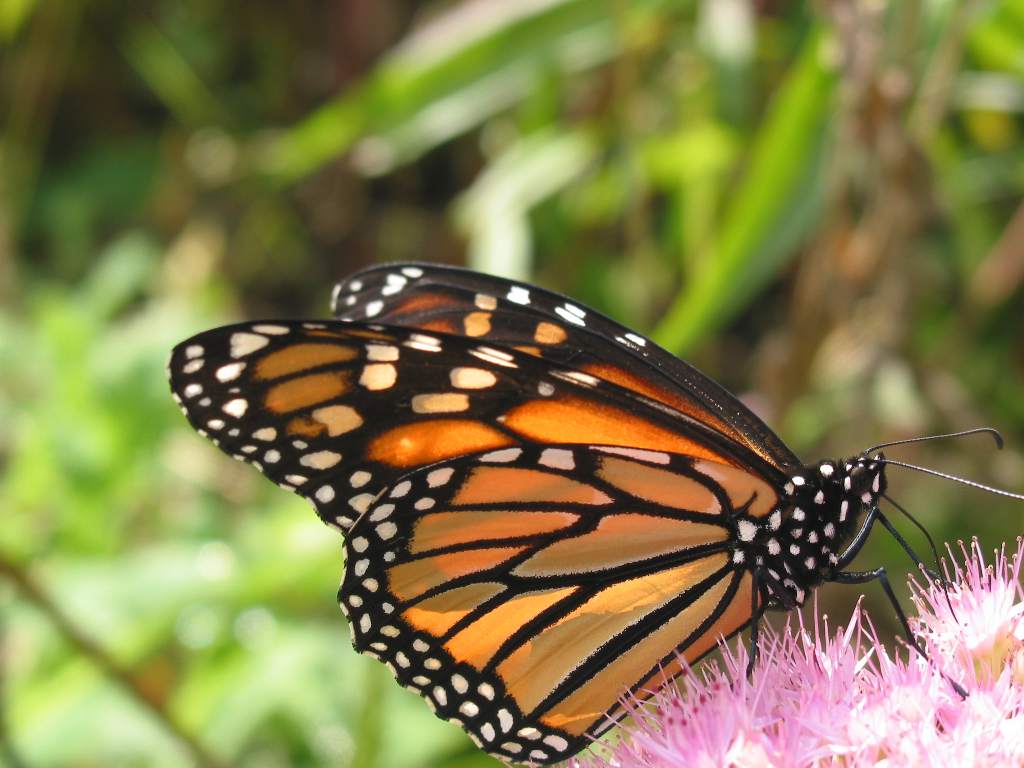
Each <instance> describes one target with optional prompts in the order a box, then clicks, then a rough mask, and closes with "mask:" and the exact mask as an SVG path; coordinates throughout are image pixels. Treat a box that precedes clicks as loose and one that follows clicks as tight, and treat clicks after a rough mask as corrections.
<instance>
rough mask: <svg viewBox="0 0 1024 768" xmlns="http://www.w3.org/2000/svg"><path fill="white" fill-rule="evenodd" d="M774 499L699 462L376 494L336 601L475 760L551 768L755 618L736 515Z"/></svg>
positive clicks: (355, 633)
mask: <svg viewBox="0 0 1024 768" xmlns="http://www.w3.org/2000/svg"><path fill="white" fill-rule="evenodd" d="M776 502H777V496H776V492H775V491H774V490H773V489H772V487H771V486H769V485H768V484H766V483H765V482H764V481H763V480H761V479H760V478H759V477H757V476H756V475H754V474H751V473H749V472H748V471H746V470H744V469H741V468H738V467H735V466H732V465H729V464H723V463H719V462H717V461H714V460H710V459H700V458H695V457H693V456H692V455H685V454H682V455H681V454H677V453H671V452H666V451H654V450H640V449H635V448H623V447H621V446H601V445H580V444H561V445H550V446H540V445H536V444H525V445H517V446H512V447H503V448H500V449H497V450H493V451H488V452H485V453H479V454H474V455H472V456H462V457H459V458H455V459H452V460H449V461H442V462H440V463H437V464H435V465H433V466H430V467H424V468H421V469H418V470H416V471H415V472H412V473H409V474H408V475H406V476H405V477H403V478H402V479H401V480H399V481H398V482H397V483H395V484H394V485H392V486H390V487H389V488H388V489H387V490H386V491H385V492H384V493H383V494H382V495H381V496H380V497H379V498H378V499H377V500H376V501H375V502H374V503H373V504H372V505H371V506H370V508H369V510H368V512H367V514H365V515H364V516H363V517H361V518H360V519H359V521H358V522H357V523H356V524H355V526H354V527H353V528H352V530H351V532H350V535H349V536H348V538H347V540H346V555H347V557H346V567H345V577H344V581H343V583H342V586H341V589H340V592H339V601H340V603H341V606H342V609H343V610H344V612H345V614H346V615H347V617H348V619H349V623H350V628H351V631H352V638H353V644H354V646H355V647H356V649H357V650H359V651H360V652H362V653H366V654H369V655H371V656H374V657H375V658H377V659H379V660H381V661H383V662H384V663H386V664H387V665H388V667H389V668H390V669H391V671H392V672H393V673H394V675H395V677H396V678H397V679H398V681H399V682H400V683H401V684H402V685H404V686H406V687H408V688H410V689H412V690H413V691H415V692H417V693H418V694H420V695H421V696H423V697H424V698H425V699H426V700H427V702H428V704H429V705H430V706H431V708H432V709H433V710H434V711H435V713H436V714H437V715H438V716H439V717H441V718H443V719H450V720H454V721H456V722H457V723H459V724H460V725H461V726H462V727H463V728H464V729H465V730H466V731H467V732H468V733H469V734H470V735H471V737H472V738H473V739H474V741H475V742H476V743H478V744H479V745H480V746H481V747H483V748H484V749H486V750H487V751H488V752H491V753H492V754H494V755H495V756H497V757H499V758H501V759H504V760H507V761H514V762H534V763H540V764H547V763H553V762H557V761H559V760H563V759H565V758H567V757H569V756H570V755H572V754H574V753H576V752H578V751H579V750H581V749H583V748H585V747H586V746H587V745H588V744H589V743H590V740H591V739H592V738H593V737H594V736H596V735H598V734H600V733H601V732H603V731H604V730H605V729H607V728H608V727H610V726H611V725H612V724H613V723H614V721H615V719H616V718H617V717H619V716H620V715H621V714H622V710H621V706H620V703H619V702H620V699H621V698H622V697H623V696H624V695H625V694H626V693H627V692H628V691H631V692H633V693H635V694H637V695H639V696H641V697H642V696H645V695H648V694H649V692H650V691H651V690H653V689H656V688H658V687H660V685H662V684H663V683H664V682H665V681H666V680H668V679H670V678H671V677H673V676H675V675H676V674H678V673H679V671H680V670H679V665H678V663H677V659H678V655H677V654H679V655H682V656H683V657H684V658H685V659H686V660H687V661H688V662H691V663H692V662H694V661H696V660H697V659H698V658H700V657H701V656H703V655H704V654H705V653H707V652H708V651H709V650H711V649H712V648H713V647H715V644H716V642H717V641H718V639H719V638H721V637H723V636H725V637H728V636H730V635H732V634H733V633H735V632H737V631H739V630H740V629H742V628H743V627H744V626H746V624H747V623H748V622H749V620H750V617H751V597H752V596H751V589H752V585H751V575H750V572H749V571H747V570H746V569H745V568H743V567H741V566H740V565H738V564H737V562H736V554H735V552H734V550H733V544H734V543H735V542H736V541H737V538H736V536H737V531H736V530H735V526H736V520H735V515H736V514H737V513H739V512H742V513H745V514H747V515H753V516H763V515H766V514H769V512H770V510H771V509H772V508H773V507H774V505H775V504H776Z"/></svg>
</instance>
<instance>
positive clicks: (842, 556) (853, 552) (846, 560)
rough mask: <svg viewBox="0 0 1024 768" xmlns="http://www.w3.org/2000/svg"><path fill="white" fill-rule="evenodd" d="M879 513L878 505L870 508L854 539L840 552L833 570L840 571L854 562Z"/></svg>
mask: <svg viewBox="0 0 1024 768" xmlns="http://www.w3.org/2000/svg"><path fill="white" fill-rule="evenodd" d="M878 514H879V510H878V507H872V508H871V509H870V510H868V514H867V517H865V518H864V522H863V523H861V526H860V529H859V530H858V531H857V534H856V535H855V536H854V537H853V541H851V542H850V544H849V545H848V546H847V547H846V549H845V550H843V551H842V552H840V553H839V556H838V559H837V562H836V564H835V565H834V566H832V570H833V571H836V572H838V571H840V570H842V569H843V568H845V567H846V566H848V565H849V564H850V563H851V562H853V558H855V557H856V556H857V553H859V552H860V551H861V549H862V548H863V547H864V545H865V544H866V543H867V540H868V534H869V533H871V526H872V525H874V523H875V518H876V517H877V516H878Z"/></svg>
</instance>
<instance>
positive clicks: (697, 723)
mask: <svg viewBox="0 0 1024 768" xmlns="http://www.w3.org/2000/svg"><path fill="white" fill-rule="evenodd" d="M960 549H961V552H962V554H963V558H962V559H963V565H962V566H961V565H959V564H954V565H952V566H947V568H950V570H951V572H950V571H947V576H948V580H949V581H950V582H951V584H950V586H949V588H948V592H947V591H946V590H945V589H943V587H942V586H941V585H940V584H938V583H934V582H931V581H927V582H926V583H924V584H920V583H916V582H915V583H913V584H912V587H913V601H914V604H915V606H916V608H917V616H916V617H914V618H913V619H912V624H913V625H914V629H915V632H916V633H917V635H918V637H919V638H920V639H921V641H922V643H923V644H924V646H925V648H926V649H927V651H928V655H929V658H930V660H931V662H930V663H929V662H927V661H925V660H924V659H922V658H921V657H920V656H919V655H918V654H916V653H913V652H911V651H910V650H909V649H907V648H903V649H902V650H901V651H899V652H898V653H895V654H894V653H891V652H890V651H889V650H887V649H886V648H885V647H884V646H883V645H882V644H881V643H880V642H879V641H878V637H877V635H876V634H875V631H874V629H873V627H872V625H871V622H870V619H869V618H868V616H867V615H866V613H865V612H864V611H863V610H861V609H860V607H859V606H858V608H857V609H856V610H855V611H854V613H853V616H852V617H851V619H850V621H849V623H848V624H847V626H846V627H845V628H840V629H839V630H837V631H835V632H830V630H829V628H828V622H827V619H822V618H818V617H817V615H815V617H814V618H813V619H812V621H813V624H812V625H810V626H808V625H807V624H806V623H805V620H804V619H803V618H802V617H799V618H797V619H795V620H794V622H792V623H790V624H787V626H786V627H785V629H784V630H783V631H782V632H781V633H779V632H773V631H771V630H770V629H767V630H766V631H765V632H763V633H762V642H761V658H760V661H759V664H758V667H757V669H756V671H755V672H754V675H753V678H752V679H751V680H748V679H747V677H746V674H745V669H746V663H747V653H746V650H745V647H744V644H743V641H742V640H741V641H738V642H737V643H735V644H734V645H725V646H723V657H724V658H723V662H722V663H721V664H718V663H709V664H705V665H703V666H702V667H701V668H699V669H698V670H695V671H694V670H691V671H689V672H687V673H686V674H685V675H684V676H683V678H682V679H681V682H680V685H679V687H678V688H677V687H676V686H673V685H670V686H666V687H665V688H663V689H662V690H661V691H660V692H659V693H657V694H655V695H654V696H653V697H652V698H650V699H648V700H647V701H646V702H644V703H641V702H638V701H632V702H631V703H630V709H631V711H632V713H633V720H632V722H630V723H628V724H626V725H624V726H623V728H622V729H620V730H621V732H622V737H621V739H620V741H619V742H618V744H615V745H613V746H606V747H603V751H601V750H602V747H600V746H599V747H595V750H594V751H595V754H592V755H588V756H584V757H581V758H578V759H577V760H576V761H574V763H573V766H575V768H612V767H613V766H614V768H683V766H685V767H686V768H720V767H721V766H730V767H735V768H748V767H749V768H761V767H762V766H779V768H783V767H785V768H797V767H798V766H843V767H844V768H855V767H856V766H887V767H889V766H891V767H892V768H896V767H897V766H915V767H916V766H951V765H956V766H963V767H964V768H966V767H967V766H1020V765H1024V591H1022V588H1021V583H1020V571H1021V565H1022V561H1024V549H1022V544H1021V540H1018V542H1017V551H1016V553H1015V554H1014V555H1013V556H1012V557H1008V556H1007V554H1006V551H1005V548H1004V549H1003V550H1000V551H997V552H996V553H995V558H994V561H993V562H992V563H991V564H986V563H985V560H984V557H983V553H982V551H981V548H980V546H979V545H978V542H977V541H974V542H972V543H971V546H970V547H966V546H964V545H963V544H961V546H960ZM950 555H951V559H953V558H952V552H951V553H950ZM954 562H955V561H954ZM794 624H795V626H794ZM950 680H955V681H956V682H957V683H958V684H959V685H960V686H962V688H963V689H965V690H967V691H968V692H969V695H968V697H967V698H966V699H964V698H962V697H961V696H960V695H959V694H958V693H957V692H956V689H955V688H954V686H953V685H951V683H950Z"/></svg>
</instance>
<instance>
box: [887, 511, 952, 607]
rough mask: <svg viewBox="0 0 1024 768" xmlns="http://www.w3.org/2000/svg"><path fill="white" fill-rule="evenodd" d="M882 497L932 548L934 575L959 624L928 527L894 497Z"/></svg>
mask: <svg viewBox="0 0 1024 768" xmlns="http://www.w3.org/2000/svg"><path fill="white" fill-rule="evenodd" d="M882 498H883V499H885V500H886V501H888V502H889V503H890V504H892V505H893V506H894V507H896V509H898V510H899V511H900V512H902V513H903V516H904V517H905V518H907V519H908V520H909V521H910V522H912V523H913V524H914V525H915V526H917V528H918V530H919V531H921V533H923V534H924V537H925V538H926V539H927V540H928V546H929V548H931V550H932V557H934V558H935V575H936V576H938V581H940V582H941V583H942V591H943V593H944V594H945V596H946V605H947V606H949V613H950V615H951V616H952V617H953V620H954V621H956V622H957V623H958V624H959V620H958V619H957V617H956V611H955V610H953V603H952V601H951V600H950V599H949V581H948V580H947V579H945V578H943V577H942V575H941V574H940V573H939V550H938V549H937V548H936V546H935V540H934V539H933V538H932V535H931V534H930V533H929V532H928V529H927V528H925V527H924V526H923V525H922V524H921V521H920V520H918V519H917V518H916V517H914V516H913V515H912V514H910V513H909V512H908V511H907V510H906V508H905V507H904V506H903V505H902V504H900V503H898V502H897V501H896V500H895V499H893V498H892V497H891V496H889V495H888V494H886V493H883V494H882Z"/></svg>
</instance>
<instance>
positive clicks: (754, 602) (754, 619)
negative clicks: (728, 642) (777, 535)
mask: <svg viewBox="0 0 1024 768" xmlns="http://www.w3.org/2000/svg"><path fill="white" fill-rule="evenodd" d="M759 576H760V571H758V570H756V569H755V570H754V572H753V574H752V583H751V585H750V650H749V652H748V653H747V678H748V679H749V678H750V677H752V676H753V674H754V667H756V666H757V659H758V656H759V655H760V650H759V648H758V645H757V637H758V629H759V628H760V626H761V619H762V618H763V617H764V611H765V602H764V596H763V595H762V594H761V583H760V579H759Z"/></svg>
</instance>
